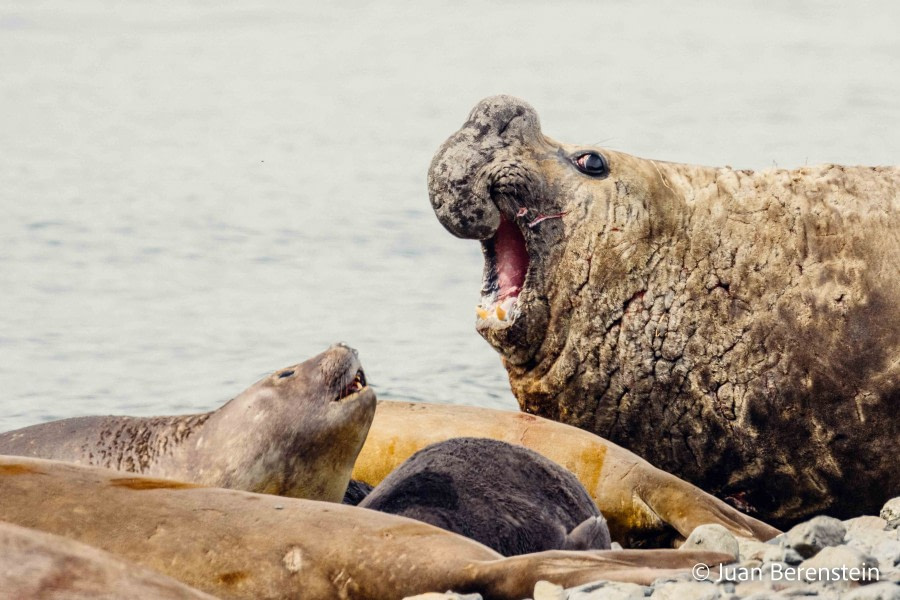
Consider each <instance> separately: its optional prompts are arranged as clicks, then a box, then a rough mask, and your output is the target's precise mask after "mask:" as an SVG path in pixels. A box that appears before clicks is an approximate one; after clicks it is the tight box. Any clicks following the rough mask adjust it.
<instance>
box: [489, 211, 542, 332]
mask: <svg viewBox="0 0 900 600" xmlns="http://www.w3.org/2000/svg"><path fill="white" fill-rule="evenodd" d="M481 249H482V253H483V254H484V279H483V282H482V288H481V304H480V305H479V306H478V307H477V308H476V313H477V315H478V325H479V327H504V326H509V325H510V324H511V323H512V321H513V320H515V318H516V316H517V315H518V313H519V305H518V299H519V294H520V293H521V292H522V290H523V288H524V287H525V280H526V278H527V276H528V266H529V264H530V262H531V260H530V258H529V256H528V249H527V247H526V245H525V236H524V235H522V232H521V231H520V230H519V227H518V226H517V225H516V224H515V223H513V222H511V221H509V220H508V219H507V218H506V217H501V218H500V226H499V227H498V228H497V232H496V233H495V234H494V236H493V237H492V238H490V239H488V240H485V241H484V242H482V244H481Z"/></svg>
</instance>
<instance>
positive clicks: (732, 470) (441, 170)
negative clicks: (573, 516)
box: [429, 96, 900, 527]
mask: <svg viewBox="0 0 900 600" xmlns="http://www.w3.org/2000/svg"><path fill="white" fill-rule="evenodd" d="M585 151H591V152H595V153H597V154H600V155H602V156H603V157H604V159H605V161H606V162H607V164H608V172H604V173H600V174H588V173H585V172H582V171H581V170H579V168H578V165H577V159H578V157H579V156H580V155H581V154H582V153H583V152H585ZM429 192H430V197H431V202H432V206H433V208H434V210H435V213H436V215H437V217H438V219H439V220H440V221H441V223H442V224H443V225H444V226H445V227H446V228H447V229H448V230H450V231H451V232H452V233H453V234H454V235H457V236H459V237H465V238H473V239H479V240H482V244H483V247H484V250H485V258H486V265H485V283H484V300H483V302H482V306H481V307H480V308H479V318H478V325H477V327H478V330H479V332H480V333H481V335H482V336H484V337H485V339H486V340H487V341H488V342H489V343H491V345H492V346H493V347H494V348H495V349H496V350H497V351H498V352H499V353H500V354H501V356H502V357H503V362H504V365H505V366H506V368H507V371H508V373H509V379H510V383H511V386H512V389H513V392H514V393H515V395H516V397H517V398H518V400H519V403H520V406H521V408H522V409H523V410H525V411H527V412H532V413H536V414H540V415H542V416H545V417H549V418H552V419H556V420H559V421H563V422H566V423H570V424H573V425H577V426H579V427H581V428H584V429H587V430H589V431H592V432H594V433H596V434H598V435H601V436H603V437H606V438H609V439H610V440H612V441H614V442H616V443H618V444H621V445H623V446H625V447H627V448H628V449H630V450H632V451H634V452H636V453H637V454H639V455H641V456H643V457H644V458H646V459H647V460H649V461H650V462H652V463H653V464H654V465H656V466H658V467H660V468H662V469H664V470H666V471H669V472H672V473H674V474H676V475H678V476H680V477H683V478H685V479H688V480H689V481H691V482H693V483H695V484H697V485H699V486H700V487H702V488H704V489H706V490H708V491H710V492H712V493H714V494H716V495H718V496H720V497H722V498H724V499H726V500H728V501H730V502H732V503H733V504H734V505H735V506H737V507H739V508H741V509H744V510H747V511H750V512H751V513H752V514H754V516H757V517H759V518H762V519H763V520H768V521H770V522H772V523H773V524H775V525H777V526H782V527H783V526H788V525H790V524H792V523H794V522H796V521H798V520H800V519H803V518H805V517H807V516H809V515H811V514H815V513H823V512H824V513H829V514H832V515H834V516H838V517H847V516H852V515H858V514H861V513H865V512H870V511H873V510H877V508H878V507H879V506H880V505H881V503H882V502H884V501H885V500H886V499H888V498H890V497H892V496H896V495H897V494H898V493H900V475H898V469H897V459H896V457H897V455H898V453H900V442H898V440H900V416H898V412H900V411H898V409H900V170H898V169H897V168H891V167H878V168H869V167H842V166H835V165H826V166H820V167H809V168H803V169H798V170H795V171H787V170H771V171H763V172H752V171H735V170H732V169H730V168H722V169H716V168H707V167H697V166H691V165H680V164H673V163H664V162H659V161H653V160H647V159H641V158H636V157H633V156H628V155H626V154H621V153H617V152H612V151H607V150H603V149H599V148H590V147H582V146H573V145H568V144H561V143H558V142H556V141H554V140H552V139H550V138H547V137H546V136H544V135H543V134H542V133H541V130H540V124H539V122H538V118H537V114H536V113H535V111H534V109H533V108H531V107H530V106H529V105H527V104H526V103H524V102H522V101H521V100H517V99H515V98H511V97H508V96H498V97H493V98H488V99H486V100H484V101H482V102H481V103H480V104H479V105H478V106H476V107H475V109H474V110H473V111H472V113H471V114H470V117H469V120H468V121H467V122H466V123H465V124H464V125H463V127H462V129H461V130H460V131H458V132H457V133H456V134H454V135H453V136H452V137H451V138H450V139H449V140H447V142H445V144H444V145H443V146H442V147H441V148H440V149H439V150H438V153H437V154H436V155H435V158H434V161H433V162H432V165H431V170H430V173H429ZM548 216H549V218H547V217H548ZM542 217H543V218H542ZM510 225H512V227H510ZM509 240H512V241H509ZM524 254H527V259H526V260H525V263H526V265H527V271H525V272H520V271H521V270H522V269H520V268H519V267H520V266H521V262H522V259H521V258H516V257H521V256H524ZM517 269H518V270H517ZM498 309H499V310H498Z"/></svg>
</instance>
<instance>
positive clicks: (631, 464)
mask: <svg viewBox="0 0 900 600" xmlns="http://www.w3.org/2000/svg"><path fill="white" fill-rule="evenodd" d="M458 437H480V438H491V439H495V440H502V441H505V442H508V443H510V444H518V445H521V446H525V447H526V448H530V449H531V450H534V451H535V452H537V453H539V454H541V455H542V456H544V457H546V458H547V459H549V460H551V461H553V462H554V463H556V464H558V465H561V466H562V467H564V468H565V469H566V470H568V471H570V472H571V473H572V474H574V475H575V477H577V478H578V480H579V481H580V482H581V484H582V485H583V486H584V488H585V489H586V490H587V492H588V494H589V495H590V496H591V498H592V499H593V501H594V503H595V504H596V505H597V508H598V509H599V510H600V512H601V513H602V515H603V517H604V518H605V519H606V520H607V521H608V524H609V530H610V534H611V536H612V539H613V540H615V541H617V542H619V543H620V544H622V545H624V546H625V547H626V548H628V547H644V548H645V547H667V546H669V547H670V546H671V544H672V542H674V541H676V540H677V539H678V538H679V537H680V538H681V539H684V538H686V537H687V536H688V535H690V533H691V532H692V531H693V530H694V529H695V528H697V527H698V526H700V525H703V524H706V523H715V524H718V525H722V526H723V527H725V528H726V529H728V530H729V531H730V532H732V533H733V534H734V535H736V536H740V537H745V538H755V539H757V540H761V541H767V540H769V539H771V538H773V537H775V536H776V535H778V534H779V533H780V532H779V531H778V530H777V529H775V528H774V527H770V526H769V525H767V524H765V523H763V522H761V521H759V520H757V519H754V518H752V517H749V516H747V515H745V514H742V513H741V512H740V511H738V510H737V509H735V508H733V507H731V506H729V505H728V504H726V503H725V502H723V501H721V500H719V499H718V498H716V497H714V496H711V495H710V494H707V493H706V492H704V491H703V490H701V489H699V488H697V487H696V486H694V485H691V484H690V483H688V482H686V481H683V480H681V479H678V478H677V477H675V476H674V475H671V474H669V473H666V472H665V471H662V470H660V469H657V468H656V467H654V466H653V465H651V464H650V463H648V462H647V461H646V460H644V459H642V458H641V457H639V456H637V455H636V454H635V453H633V452H629V451H628V450H626V449H624V448H622V447H621V446H617V445H616V444H613V443H612V442H610V441H609V440H604V439H603V438H601V437H598V436H596V435H594V434H592V433H589V432H587V431H584V430H582V429H578V428H577V427H572V426H571V425H565V424H563V423H557V422H555V421H550V420H548V419H543V418H541V417H537V416H534V415H529V414H525V413H522V412H516V411H509V410H496V409H490V408H479V407H475V406H460V405H445V404H428V403H424V402H397V401H391V400H381V401H379V402H378V407H377V408H376V410H375V420H374V421H373V422H372V426H371V427H370V428H369V435H368V437H367V438H366V443H365V444H364V445H363V449H362V450H361V451H360V453H359V457H358V458H357V459H356V464H355V465H354V467H353V477H354V479H356V480H359V482H364V483H363V485H365V484H369V485H377V484H379V483H381V482H382V481H384V480H385V479H386V478H387V477H388V476H389V475H390V474H391V473H393V472H394V471H396V470H397V469H398V468H400V466H401V465H402V464H403V463H404V461H406V460H407V459H408V458H409V457H410V456H412V455H413V454H415V453H416V452H417V451H419V450H421V449H422V448H425V447H427V446H429V445H431V444H436V443H438V442H442V441H445V440H449V439H452V438H458ZM485 462H487V459H486V460H485V461H481V462H477V463H473V464H474V465H477V468H484V467H485V465H484V463H485ZM487 468H489V467H487ZM359 482H357V486H355V489H354V493H355V494H356V496H357V497H358V495H360V494H359V492H360V490H359V488H360V485H359ZM363 493H365V492H363Z"/></svg>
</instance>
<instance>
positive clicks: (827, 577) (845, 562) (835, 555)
mask: <svg viewBox="0 0 900 600" xmlns="http://www.w3.org/2000/svg"><path fill="white" fill-rule="evenodd" d="M799 568H800V569H801V574H802V575H803V576H804V577H805V579H806V580H807V581H817V580H818V581H819V582H820V583H824V584H825V585H826V587H828V588H831V589H838V590H847V589H849V588H851V587H856V586H857V585H859V584H860V583H861V582H863V580H865V579H868V578H869V577H871V575H870V574H869V573H870V570H871V569H875V573H876V575H875V577H877V572H878V570H877V569H878V560H877V559H875V558H874V557H872V556H868V555H865V554H863V553H861V552H860V551H859V550H855V549H853V548H850V547H849V546H831V547H828V548H823V549H822V550H821V551H820V552H819V553H818V554H816V555H815V556H813V557H812V558H810V559H808V560H805V561H803V562H802V563H801V564H800V567H799ZM845 569H846V570H849V569H857V570H858V571H859V572H858V573H857V574H855V575H854V574H853V573H850V572H847V571H843V572H840V573H838V571H842V570H845ZM810 570H815V571H817V572H818V573H816V574H813V573H812V572H810Z"/></svg>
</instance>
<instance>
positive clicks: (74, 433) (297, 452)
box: [0, 344, 375, 502]
mask: <svg viewBox="0 0 900 600" xmlns="http://www.w3.org/2000/svg"><path fill="white" fill-rule="evenodd" d="M374 414H375V393H374V392H373V391H372V389H371V388H369V387H367V386H366V381H365V375H364V374H363V371H362V366H361V365H360V363H359V358H358V357H357V355H356V351H355V350H353V349H352V348H350V347H349V346H345V345H343V344H337V345H334V346H332V347H331V348H329V349H328V350H326V351H325V352H322V353H321V354H319V355H318V356H315V357H313V358H311V359H309V360H307V361H306V362H303V363H300V364H297V365H294V366H291V367H287V368H284V369H281V370H279V371H276V372H275V373H273V374H271V375H269V376H267V377H265V378H264V379H262V380H260V381H258V382H256V383H255V384H254V385H253V386H251V387H250V388H249V389H247V390H246V391H244V392H243V393H242V394H240V395H239V396H238V397H236V398H235V399H233V400H231V401H230V402H228V403H227V404H225V405H224V406H222V407H221V408H219V409H218V410H215V411H213V412H210V413H205V414H201V415H184V416H176V417H80V418H75V419H64V420H62V421H54V422H51V423H45V424H42V425H34V426H32V427H26V428H24V429H19V430H16V431H11V432H8V433H4V434H0V454H9V455H18V456H33V457H38V458H48V459H55V460H65V461H69V462H75V463H79V464H84V465H92V466H98V467H107V468H112V469H118V470H122V471H131V472H135V473H141V474H144V475H152V476H155V477H168V478H172V479H178V480H181V481H193V482H196V483H200V484H203V485H209V486H214V487H225V488H234V489H240V490H246V491H250V492H261V493H267V494H278V495H282V496H293V497H297V498H310V499H313V500H327V501H331V502H340V501H341V498H343V495H344V490H345V489H346V488H347V482H348V481H349V480H350V472H351V470H352V469H353V463H354V461H355V460H356V456H357V455H358V454H359V450H360V448H362V445H363V442H364V441H365V439H366V434H367V433H368V431H369V425H371V423H372V417H373V415H374Z"/></svg>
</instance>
